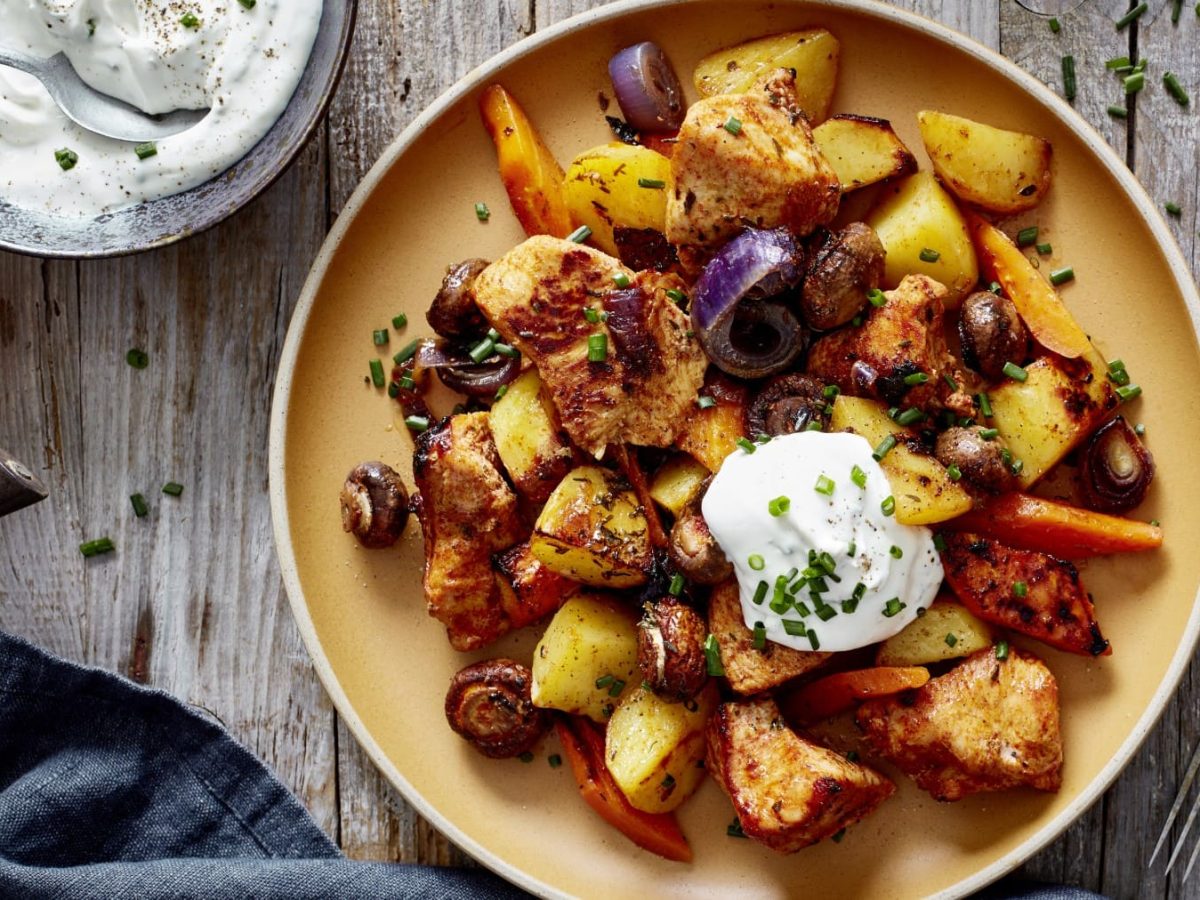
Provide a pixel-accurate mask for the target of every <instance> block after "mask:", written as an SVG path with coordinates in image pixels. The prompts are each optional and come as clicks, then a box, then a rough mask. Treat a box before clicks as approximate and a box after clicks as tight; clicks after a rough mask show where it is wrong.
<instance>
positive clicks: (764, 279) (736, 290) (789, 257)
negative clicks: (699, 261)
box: [692, 228, 808, 378]
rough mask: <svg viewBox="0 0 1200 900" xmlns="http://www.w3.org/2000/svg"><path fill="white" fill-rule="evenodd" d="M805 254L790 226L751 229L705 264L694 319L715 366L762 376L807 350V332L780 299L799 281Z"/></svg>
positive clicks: (694, 302)
mask: <svg viewBox="0 0 1200 900" xmlns="http://www.w3.org/2000/svg"><path fill="white" fill-rule="evenodd" d="M801 259H802V250H801V248H800V246H799V245H798V244H797V243H796V240H795V238H793V237H792V235H791V234H790V233H789V232H788V230H787V229H786V228H776V229H772V230H770V231H760V230H757V229H748V230H747V231H744V232H743V233H742V234H740V235H738V236H737V237H736V238H734V239H733V240H732V241H730V242H729V243H728V244H726V245H725V246H724V247H723V248H722V249H721V251H720V252H719V253H718V254H717V255H716V256H715V257H713V259H712V261H711V262H709V264H708V265H707V266H705V267H704V271H703V272H702V273H701V275H700V279H699V280H698V281H697V282H696V287H695V290H694V291H693V295H692V323H693V325H694V326H695V331H696V336H697V337H698V338H699V339H700V344H701V346H702V347H703V348H704V352H705V353H706V354H708V358H709V359H710V360H712V362H713V364H714V365H716V366H717V368H719V369H721V370H722V371H724V372H728V373H729V374H730V375H736V376H738V377H739V378H763V377H765V376H767V375H774V374H776V373H778V372H782V371H783V370H785V369H786V368H788V366H790V365H791V364H792V363H794V362H795V361H796V359H797V357H799V356H800V354H801V353H803V352H804V348H805V345H806V342H807V337H808V336H807V332H806V331H805V329H804V326H803V324H801V322H800V320H799V318H798V317H797V316H796V314H795V313H794V312H792V310H791V309H789V308H788V306H787V305H785V304H784V303H783V302H781V300H780V299H779V295H781V294H784V293H785V292H787V291H789V290H791V289H792V288H794V287H795V286H796V285H797V284H799V283H800V280H801V278H802V277H803V267H802V265H801Z"/></svg>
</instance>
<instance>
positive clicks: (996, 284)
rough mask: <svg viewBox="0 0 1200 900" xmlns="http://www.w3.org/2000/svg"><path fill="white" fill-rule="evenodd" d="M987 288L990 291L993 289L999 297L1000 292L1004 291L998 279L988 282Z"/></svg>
mask: <svg viewBox="0 0 1200 900" xmlns="http://www.w3.org/2000/svg"><path fill="white" fill-rule="evenodd" d="M987 289H988V290H989V291H991V292H992V293H993V294H995V295H996V296H997V297H999V296H1000V294H1001V293H1002V288H1001V286H1000V282H998V281H990V282H988V286H987Z"/></svg>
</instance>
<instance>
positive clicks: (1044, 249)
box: [1037, 244, 1054, 256]
mask: <svg viewBox="0 0 1200 900" xmlns="http://www.w3.org/2000/svg"><path fill="white" fill-rule="evenodd" d="M1037 252H1038V253H1040V254H1042V256H1049V255H1050V254H1051V253H1053V252H1054V248H1053V247H1051V246H1050V245H1049V244H1038V245H1037Z"/></svg>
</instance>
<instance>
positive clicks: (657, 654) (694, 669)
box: [638, 597, 708, 702]
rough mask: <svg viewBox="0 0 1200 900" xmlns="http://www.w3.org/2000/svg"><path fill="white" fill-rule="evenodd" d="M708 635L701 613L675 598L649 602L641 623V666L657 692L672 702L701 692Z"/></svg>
mask: <svg viewBox="0 0 1200 900" xmlns="http://www.w3.org/2000/svg"><path fill="white" fill-rule="evenodd" d="M707 634H708V627H707V626H706V625H705V624H704V619H703V618H702V617H701V616H700V614H699V613H697V612H696V611H695V610H694V609H692V608H691V607H690V606H688V605H687V604H685V603H681V602H680V601H678V600H676V599H675V598H674V597H664V598H663V599H661V600H659V601H658V602H657V603H647V604H646V611H645V615H644V616H643V617H642V621H641V622H640V623H639V624H638V668H639V669H641V670H642V676H643V677H644V678H645V679H646V683H647V684H648V685H649V686H650V689H651V690H652V691H654V693H656V694H658V695H659V696H660V697H662V698H663V699H664V700H668V701H671V702H682V701H684V700H690V699H691V698H692V697H695V696H696V695H697V694H698V693H700V691H701V689H702V688H703V687H704V684H705V682H706V681H707V680H708V663H707V661H706V659H705V656H704V639H705V637H706V636H707Z"/></svg>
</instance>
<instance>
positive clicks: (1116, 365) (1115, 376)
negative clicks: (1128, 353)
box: [1108, 359, 1130, 385]
mask: <svg viewBox="0 0 1200 900" xmlns="http://www.w3.org/2000/svg"><path fill="white" fill-rule="evenodd" d="M1108 377H1109V379H1110V380H1111V381H1112V382H1113V384H1117V385H1126V384H1129V381H1130V378H1129V372H1127V371H1126V370H1125V363H1124V362H1122V361H1121V360H1119V359H1114V360H1113V361H1112V362H1110V363H1109V364H1108Z"/></svg>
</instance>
